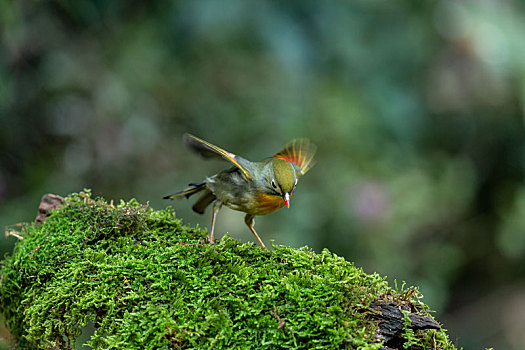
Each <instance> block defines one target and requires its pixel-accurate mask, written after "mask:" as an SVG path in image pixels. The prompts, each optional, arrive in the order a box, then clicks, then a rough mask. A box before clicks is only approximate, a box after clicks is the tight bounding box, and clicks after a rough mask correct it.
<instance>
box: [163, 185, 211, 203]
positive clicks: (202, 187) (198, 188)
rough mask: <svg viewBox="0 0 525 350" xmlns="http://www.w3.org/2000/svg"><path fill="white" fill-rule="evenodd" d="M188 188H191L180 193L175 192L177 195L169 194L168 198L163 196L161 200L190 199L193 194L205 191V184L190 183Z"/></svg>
mask: <svg viewBox="0 0 525 350" xmlns="http://www.w3.org/2000/svg"><path fill="white" fill-rule="evenodd" d="M189 186H191V187H190V188H187V189H185V190H182V191H180V192H177V193H174V194H170V195H168V196H164V197H162V198H163V199H175V198H180V197H186V198H190V197H191V196H192V195H194V194H195V193H198V192H200V191H202V190H205V189H206V182H201V183H198V184H196V183H191V184H189Z"/></svg>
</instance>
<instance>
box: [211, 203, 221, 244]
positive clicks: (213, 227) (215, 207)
mask: <svg viewBox="0 0 525 350" xmlns="http://www.w3.org/2000/svg"><path fill="white" fill-rule="evenodd" d="M221 207H222V202H221V201H215V203H214V204H213V215H212V217H211V233H210V238H209V241H210V244H215V242H214V240H213V232H214V231H215V220H216V219H217V213H218V212H219V210H220V209H221Z"/></svg>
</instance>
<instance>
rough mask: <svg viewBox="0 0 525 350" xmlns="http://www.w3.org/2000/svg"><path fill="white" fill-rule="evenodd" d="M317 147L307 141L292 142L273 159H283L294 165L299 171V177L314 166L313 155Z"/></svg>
mask: <svg viewBox="0 0 525 350" xmlns="http://www.w3.org/2000/svg"><path fill="white" fill-rule="evenodd" d="M316 150H317V147H316V146H315V145H314V144H313V143H311V142H310V141H308V140H307V139H297V140H292V141H291V142H290V143H288V144H287V145H286V146H285V147H284V149H283V150H282V151H280V152H279V153H277V154H275V155H274V156H273V157H274V158H280V159H284V160H286V161H288V162H290V163H294V164H295V165H297V166H298V167H299V169H300V171H299V175H304V174H306V172H307V171H308V170H310V168H311V167H313V166H314V164H315V162H314V155H315V151H316Z"/></svg>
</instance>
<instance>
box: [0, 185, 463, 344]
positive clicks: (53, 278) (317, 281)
mask: <svg viewBox="0 0 525 350" xmlns="http://www.w3.org/2000/svg"><path fill="white" fill-rule="evenodd" d="M24 231H25V232H24V239H23V240H22V241H20V242H19V243H18V244H17V246H16V248H15V250H14V252H13V254H12V256H10V257H7V258H6V259H5V260H4V261H3V262H2V265H3V266H2V272H1V285H0V293H1V294H0V298H1V300H0V302H1V311H2V313H3V315H4V317H5V319H6V322H7V324H8V326H9V327H10V329H11V332H12V334H13V336H14V337H15V338H16V339H15V341H16V342H17V344H18V348H20V349H35V348H54V347H56V348H64V349H67V348H73V347H74V346H75V340H76V339H77V338H78V337H79V336H80V334H81V333H82V329H83V328H84V327H85V326H86V325H88V323H89V324H93V325H94V328H95V331H94V334H93V335H92V336H91V339H90V341H89V342H88V345H89V346H90V347H92V348H95V349H179V348H205V349H206V348H279V349H281V348H293V349H296V348H308V349H330V348H337V349H340V348H349V349H357V348H359V349H378V348H380V347H381V343H379V342H378V341H377V340H374V339H376V338H375V336H374V331H375V329H376V324H375V323H374V322H372V321H370V320H369V319H368V318H367V317H366V312H363V310H365V309H366V308H367V307H368V305H369V303H370V302H372V301H377V300H380V299H381V298H384V299H385V300H392V299H395V300H397V301H398V302H401V303H403V302H404V303H418V301H417V296H414V293H410V295H409V296H408V297H407V295H408V294H407V293H406V292H396V291H394V290H392V289H391V288H389V287H388V285H387V283H386V282H385V280H384V279H383V278H381V277H380V276H378V275H377V274H373V275H368V274H365V273H364V272H363V271H362V270H361V269H359V268H356V267H355V266H353V265H352V264H351V263H349V262H347V261H345V260H344V259H343V258H340V257H337V256H336V255H334V254H332V253H330V252H329V251H327V250H324V251H322V252H321V253H320V254H316V253H314V252H312V251H311V250H309V249H307V248H303V249H292V248H287V247H283V246H274V249H273V250H272V251H270V252H269V251H265V250H262V249H261V248H259V247H258V246H256V245H255V244H252V243H245V244H241V243H239V242H237V241H235V240H233V239H231V238H229V237H228V236H225V237H224V238H223V239H221V240H220V242H219V243H218V244H217V245H213V246H212V245H209V244H207V243H206V237H207V232H206V231H201V230H198V229H195V228H191V227H188V226H185V225H183V224H182V221H181V220H180V219H177V218H176V217H175V213H174V212H173V211H172V210H171V209H165V210H159V211H155V210H152V209H150V208H148V207H147V206H143V205H140V204H139V203H137V202H136V201H134V200H132V201H131V202H129V203H124V202H121V203H120V204H119V205H117V206H113V205H110V204H107V203H105V202H104V201H103V200H102V199H96V200H93V199H91V198H90V195H89V192H81V193H80V194H72V195H71V196H69V197H68V198H67V199H66V202H65V204H64V205H63V206H62V207H61V208H59V209H57V210H55V211H53V213H52V215H51V216H50V217H49V218H48V219H47V221H46V222H45V223H44V224H42V225H40V226H33V225H28V226H27V227H25V229H24ZM409 341H410V344H411V345H419V346H422V347H424V348H434V349H453V348H454V347H453V346H452V345H450V343H449V340H448V338H447V336H446V334H445V333H444V331H416V332H415V333H413V334H410V339H409Z"/></svg>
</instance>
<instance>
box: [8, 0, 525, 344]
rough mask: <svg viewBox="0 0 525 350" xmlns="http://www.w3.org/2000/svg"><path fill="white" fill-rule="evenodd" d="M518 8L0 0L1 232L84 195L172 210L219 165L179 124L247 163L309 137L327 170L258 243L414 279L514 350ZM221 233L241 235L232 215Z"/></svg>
mask: <svg viewBox="0 0 525 350" xmlns="http://www.w3.org/2000/svg"><path fill="white" fill-rule="evenodd" d="M524 13H525V11H524V5H523V4H522V3H521V2H519V1H517V0H514V1H512V0H508V1H483V2H479V1H475V0H471V1H462V2H458V1H452V0H449V1H447V0H441V1H400V2H387V1H352V2H320V1H313V0H311V1H291V2H285V3H281V2H276V1H234V0H228V1H220V2H218V1H177V2H168V1H159V2H139V1H123V0H121V1H111V2H104V1H79V2H61V1H27V2H22V1H7V0H1V1H0V22H1V26H2V27H1V30H0V35H1V46H0V50H1V51H0V150H1V152H0V216H1V219H0V224H1V225H2V226H5V225H12V224H14V223H17V222H19V221H30V220H32V219H33V217H34V213H35V211H36V206H37V203H38V201H39V198H40V196H41V195H42V194H43V193H47V192H54V193H57V194H66V193H69V192H73V191H78V190H79V189H82V188H84V187H91V188H93V190H94V192H95V193H97V194H102V195H104V197H106V198H115V199H117V198H132V197H136V198H137V199H138V200H139V201H142V202H146V201H150V203H151V205H152V206H153V207H157V208H161V207H164V206H165V205H166V203H165V202H162V200H161V199H160V198H161V197H162V196H163V195H166V194H169V193H172V192H174V191H175V190H178V189H180V188H182V187H183V186H185V185H186V184H187V183H188V182H191V181H199V180H201V179H202V178H203V177H204V176H206V175H209V174H212V173H213V172H215V171H217V170H220V169H221V166H223V164H219V163H213V162H212V163H205V162H203V161H202V160H201V159H199V158H198V157H195V156H194V155H191V154H189V152H187V150H185V149H183V147H182V145H181V142H180V136H181V135H182V133H183V132H186V131H189V132H192V133H194V134H196V135H198V136H200V137H202V138H204V139H208V140H210V141H212V142H214V143H216V144H218V145H220V146H223V147H224V148H226V149H228V150H230V151H232V152H235V153H238V154H241V155H243V156H245V157H247V158H248V159H254V160H256V159H260V158H263V157H266V156H269V155H271V154H273V153H275V152H277V151H278V150H279V149H280V147H282V145H283V144H284V143H286V142H287V141H288V140H289V139H291V138H294V137H308V138H310V139H312V141H313V142H315V143H317V144H318V146H319V151H318V157H317V158H318V164H317V166H316V167H315V168H313V169H312V170H311V171H310V172H309V173H308V174H307V176H305V177H304V178H303V179H301V182H300V184H299V188H298V189H297V192H296V194H295V196H294V198H293V201H292V208H291V209H289V210H281V211H280V212H278V213H276V214H272V215H271V216H269V217H261V218H258V219H257V228H258V232H260V234H261V237H262V239H263V240H265V241H266V242H267V241H268V240H271V239H274V240H275V241H276V242H278V243H279V244H286V245H291V246H296V247H299V246H303V245H305V244H306V245H308V246H310V247H312V248H313V249H314V250H316V251H320V250H321V249H322V248H325V247H327V248H329V249H330V250H332V251H334V252H336V253H337V254H339V255H342V256H345V257H346V258H347V259H349V260H352V261H355V262H356V264H357V265H359V266H363V268H364V269H365V270H366V271H370V272H371V271H377V272H378V273H380V274H381V275H387V276H389V277H390V278H391V279H393V278H396V279H398V281H402V280H406V281H407V282H409V283H410V284H414V285H420V286H421V291H422V293H423V294H424V295H425V302H426V303H428V304H429V305H430V306H431V307H432V308H433V309H436V310H438V312H439V313H440V315H441V317H440V318H441V319H442V320H444V321H445V322H447V321H448V324H447V328H449V329H450V330H451V333H452V334H453V335H454V336H456V337H458V338H459V339H461V343H462V344H463V345H464V346H466V347H467V348H481V347H489V346H494V347H496V348H506V349H518V348H520V346H521V344H523V343H524V342H525V340H524V338H523V337H524V335H523V332H521V330H520V327H518V326H516V325H521V324H523V319H522V317H523V316H519V315H524V314H525V306H524V305H523V302H521V303H520V302H518V303H517V302H516V301H517V300H518V301H519V300H523V296H524V295H525V289H524V288H523V285H524V283H523V282H524V279H525V268H524V266H525V238H524V237H525V234H524V230H525V219H524V217H525V215H524V214H525V204H524V203H525V186H524V181H523V177H524V174H525V157H524V156H525V142H524V140H525V139H524V127H523V106H524V105H525V74H524V72H525V60H523V56H524V54H525V52H524V51H525V49H524V46H523V45H522V43H523V39H522V38H523V37H525V28H524V27H523V25H522V23H524V17H525V15H524ZM172 204H173V205H174V206H175V207H176V210H177V212H178V213H179V214H180V215H181V216H183V217H184V218H185V219H186V220H187V221H189V222H195V223H199V224H200V225H208V223H209V213H208V215H206V216H204V217H200V216H197V215H196V214H194V213H192V212H191V210H190V209H189V207H190V205H189V203H186V202H184V201H180V202H174V203H172ZM218 229H219V232H225V231H229V232H230V233H231V234H232V235H233V236H235V237H240V238H241V239H243V240H251V239H252V237H251V236H250V233H249V231H248V230H247V229H246V228H245V227H244V224H243V223H242V216H241V215H239V214H237V213H233V212H229V211H227V210H223V212H221V214H220V216H219V222H218ZM9 244H12V241H10V242H9V241H6V244H4V246H3V251H8V250H10V249H11V248H10V246H9ZM516 308H518V309H519V312H516ZM485 320H486V321H485Z"/></svg>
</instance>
